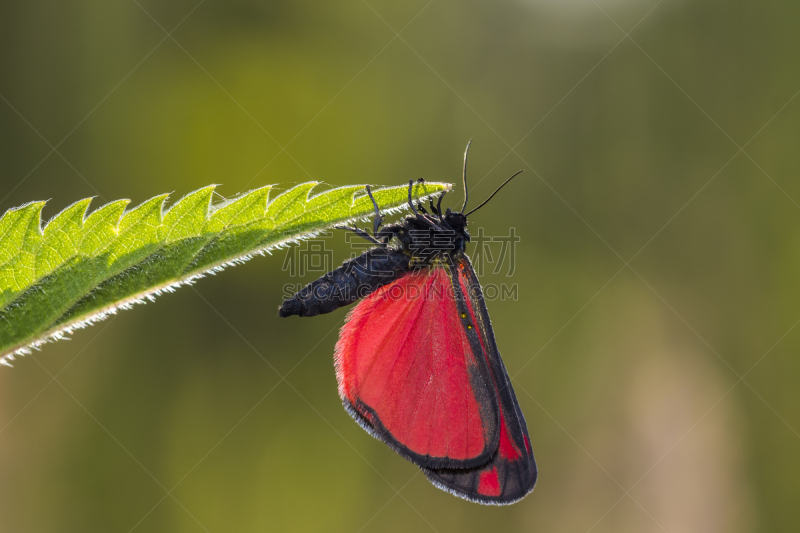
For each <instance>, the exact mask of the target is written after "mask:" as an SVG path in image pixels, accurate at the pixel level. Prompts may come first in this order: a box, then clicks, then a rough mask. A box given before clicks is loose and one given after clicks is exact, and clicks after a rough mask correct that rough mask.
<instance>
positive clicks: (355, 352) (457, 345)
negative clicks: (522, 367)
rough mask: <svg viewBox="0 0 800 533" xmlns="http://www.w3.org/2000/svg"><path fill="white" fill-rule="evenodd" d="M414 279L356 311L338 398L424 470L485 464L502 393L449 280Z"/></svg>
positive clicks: (414, 275)
mask: <svg viewBox="0 0 800 533" xmlns="http://www.w3.org/2000/svg"><path fill="white" fill-rule="evenodd" d="M451 270H452V269H449V268H445V267H431V268H425V269H421V270H417V271H410V272H408V273H407V274H405V275H404V276H403V277H401V278H400V279H398V280H396V281H394V282H392V283H391V284H389V285H386V286H384V287H381V288H379V289H378V290H376V291H375V292H373V293H372V294H370V295H369V296H367V297H366V298H365V299H364V300H362V301H361V302H359V304H358V305H357V306H356V307H355V308H354V309H353V310H352V311H351V312H350V314H349V315H348V318H347V322H346V324H345V325H344V327H343V328H342V331H341V333H340V336H339V342H338V343H337V344H336V355H335V359H336V377H337V380H338V382H339V395H340V396H341V397H342V401H343V402H344V404H345V408H346V409H347V410H348V412H349V413H350V414H351V415H352V416H353V417H354V418H355V419H356V420H357V421H358V422H359V423H360V424H361V425H362V426H363V427H364V428H365V429H366V430H367V431H369V432H370V433H372V434H373V435H374V436H376V437H377V438H379V439H380V440H382V441H383V442H385V443H386V444H388V445H389V446H391V447H392V448H393V449H394V450H395V451H397V452H398V453H399V454H400V455H402V456H403V457H405V458H407V459H409V460H411V461H412V462H414V463H415V464H417V465H419V466H421V467H429V468H469V467H473V466H478V465H481V464H484V463H486V462H487V461H488V460H489V459H490V458H491V457H492V456H493V455H495V452H496V451H497V447H498V443H499V441H500V438H501V437H500V432H499V424H500V413H499V411H498V404H497V394H496V392H495V390H494V384H493V382H492V379H491V374H490V373H489V368H488V366H487V360H486V357H485V356H484V354H483V353H482V350H481V348H480V345H479V344H478V343H477V342H475V339H474V338H473V339H470V338H469V336H468V335H467V330H466V329H465V328H464V326H463V322H462V318H461V315H460V313H459V309H458V307H459V305H458V304H457V302H456V301H455V300H454V295H453V289H454V286H453V283H452V282H451V276H450V271H451Z"/></svg>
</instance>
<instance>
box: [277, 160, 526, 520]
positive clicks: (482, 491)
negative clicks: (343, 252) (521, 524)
mask: <svg viewBox="0 0 800 533" xmlns="http://www.w3.org/2000/svg"><path fill="white" fill-rule="evenodd" d="M468 152H469V145H467V151H466V152H465V153H464V176H463V179H464V191H465V198H464V206H463V207H462V209H461V212H460V213H457V212H451V210H450V209H449V208H448V209H447V210H446V212H444V213H442V210H441V202H442V198H441V197H440V198H439V202H438V204H437V205H436V206H434V205H433V201H431V202H430V213H429V212H428V211H427V210H426V209H425V208H423V206H422V205H421V204H419V203H418V205H417V206H415V205H414V203H413V202H412V200H411V190H412V185H413V181H412V182H409V192H408V203H409V206H410V207H411V210H412V211H413V214H412V215H409V216H407V217H406V218H405V219H404V220H403V221H402V222H401V223H398V224H389V225H386V226H383V228H381V225H382V223H383V217H382V216H381V214H380V209H379V208H378V205H377V203H375V199H374V198H373V196H372V192H371V190H370V188H369V186H367V188H366V190H367V194H369V196H370V198H371V199H372V202H373V205H374V206H375V217H374V222H373V228H372V235H370V234H369V233H368V231H366V230H361V229H359V228H357V227H352V228H350V227H344V228H340V229H347V230H350V231H353V232H355V233H357V234H358V235H360V236H361V237H363V238H365V239H367V240H368V241H370V242H372V243H374V244H375V245H376V246H375V247H374V248H372V249H370V250H368V251H366V252H364V253H363V254H362V255H360V256H358V257H356V258H354V259H351V260H348V261H345V263H344V264H343V265H342V266H341V267H339V268H337V269H336V270H333V271H332V272H329V273H327V274H325V275H324V276H322V277H321V278H320V279H318V280H316V281H314V282H312V283H310V284H309V285H307V286H306V287H305V288H303V289H302V290H300V291H299V292H298V293H297V294H295V295H294V296H293V297H291V298H289V299H288V300H286V301H284V302H283V304H282V305H281V307H280V309H279V314H280V316H282V317H287V316H291V315H298V316H315V315H318V314H321V313H329V312H331V311H334V310H336V309H338V308H339V307H342V306H344V305H348V304H351V303H353V302H355V301H357V300H359V299H360V300H361V301H360V302H359V303H358V305H356V307H355V308H354V309H352V310H351V311H350V313H349V314H348V317H347V321H346V323H345V325H344V327H343V328H342V330H341V332H340V334H339V341H338V342H337V344H336V351H335V364H336V378H337V380H338V382H339V395H340V396H341V398H342V402H343V403H344V407H345V409H346V410H347V412H348V413H350V415H351V416H352V417H353V418H354V419H355V420H356V421H357V422H358V423H359V424H360V425H361V426H362V427H363V428H364V429H365V430H366V431H367V432H368V433H370V434H371V435H373V436H375V437H376V438H378V439H380V440H381V441H383V442H385V443H386V444H387V445H389V446H390V447H391V448H392V449H393V450H395V451H396V452H397V453H398V454H400V455H401V456H403V457H405V458H406V459H408V460H409V461H411V462H413V463H414V464H416V465H417V466H419V467H420V468H421V469H422V471H423V472H424V473H425V475H426V476H427V477H428V479H429V480H430V481H431V482H432V483H433V484H434V485H436V486H437V487H439V488H442V489H444V490H447V491H449V492H451V493H453V494H455V495H456V496H459V497H461V498H465V499H467V500H471V501H474V502H478V503H482V504H500V505H502V504H509V503H514V502H516V501H518V500H520V499H522V498H523V497H524V496H525V495H527V494H528V493H529V492H530V491H531V490H533V486H534V484H535V483H536V476H537V470H536V463H535V461H534V458H533V451H532V449H531V443H530V438H529V437H528V429H527V427H526V425H525V419H524V417H523V416H522V411H521V410H520V407H519V404H518V403H517V399H516V396H515V395H514V390H513V388H512V387H511V380H510V379H509V377H508V373H507V372H506V369H505V367H504V366H503V361H502V359H501V358H500V352H499V351H498V349H497V343H496V342H495V338H494V333H493V332H492V324H491V321H490V320H489V314H488V312H487V310H486V304H485V302H484V298H483V293H482V290H481V286H480V284H479V283H478V279H477V277H476V275H475V271H474V270H473V268H472V264H471V263H470V260H469V258H468V257H467V255H466V253H465V248H466V244H467V242H469V240H470V237H469V233H468V232H467V230H466V226H467V215H469V214H470V213H472V212H474V211H475V210H477V209H478V208H480V207H482V206H483V205H484V204H485V203H486V202H488V201H489V200H490V199H491V198H492V197H493V196H494V194H496V193H497V191H499V190H500V189H501V188H502V187H503V185H505V184H506V183H508V182H509V181H510V180H511V179H512V178H513V177H514V176H516V175H517V174H519V172H518V173H517V174H514V176H511V178H509V179H508V180H506V182H505V183H503V185H501V186H500V187H499V188H498V189H497V190H496V191H495V192H494V193H492V195H491V196H489V198H487V199H486V201H484V202H483V203H482V204H481V205H479V206H478V207H476V208H475V209H473V210H472V211H470V212H469V213H464V209H465V208H466V205H467V199H468V193H467V179H466V168H467V153H468ZM442 196H443V195H442Z"/></svg>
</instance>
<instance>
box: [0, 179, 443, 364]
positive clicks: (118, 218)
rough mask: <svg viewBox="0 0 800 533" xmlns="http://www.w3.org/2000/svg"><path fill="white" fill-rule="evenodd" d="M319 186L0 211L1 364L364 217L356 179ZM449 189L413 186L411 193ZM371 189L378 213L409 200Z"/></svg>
mask: <svg viewBox="0 0 800 533" xmlns="http://www.w3.org/2000/svg"><path fill="white" fill-rule="evenodd" d="M318 185H319V184H318V183H316V182H311V183H304V184H302V185H298V186H296V187H293V188H291V189H289V190H288V191H286V192H284V193H282V194H279V195H278V196H277V197H276V198H274V199H272V200H271V201H270V200H269V195H270V192H271V191H272V189H271V187H270V186H267V187H262V188H260V189H255V190H253V191H250V192H248V193H245V194H242V195H241V196H238V197H236V198H232V199H230V200H225V201H223V202H220V203H218V204H216V205H215V204H212V195H213V194H214V189H215V187H216V186H214V185H211V186H208V187H204V188H203V189H199V190H197V191H194V192H192V193H189V194H187V195H186V196H184V197H183V198H181V199H180V200H179V201H178V202H176V203H175V204H174V205H173V206H172V207H170V208H169V209H168V210H166V211H165V209H164V204H165V202H166V199H167V196H168V195H161V196H156V197H154V198H151V199H150V200H148V201H146V202H144V203H143V204H141V205H139V206H137V207H136V208H134V209H132V210H130V211H127V212H126V211H125V209H126V207H127V205H128V203H129V201H128V200H118V201H115V202H111V203H109V204H106V205H104V206H102V207H100V208H98V209H96V210H94V211H93V212H91V213H89V214H88V216H87V214H86V212H87V209H88V208H89V204H90V203H91V199H85V200H81V201H79V202H76V203H74V204H72V205H71V206H69V207H67V208H66V209H64V210H63V211H62V212H61V213H59V214H58V215H56V216H55V217H54V218H53V219H52V220H51V221H50V222H49V223H48V224H47V225H46V226H45V227H44V229H41V212H42V207H43V206H44V202H35V203H31V204H26V205H24V206H21V207H19V208H16V209H11V210H9V211H7V212H6V213H5V214H4V215H3V216H2V217H0V363H5V364H8V361H9V360H12V359H13V358H14V355H16V354H23V353H27V351H28V350H29V349H30V348H32V347H36V346H38V345H40V344H42V343H43V342H46V341H48V340H52V339H57V338H60V337H62V336H63V335H64V334H65V333H69V332H70V331H72V330H73V329H76V328H79V327H83V326H85V325H87V324H90V323H93V322H95V321H97V320H100V319H102V318H103V317H104V316H106V315H107V314H108V313H110V312H114V311H115V310H116V309H119V308H121V307H122V308H124V307H127V306H128V305H130V304H131V303H135V302H140V301H143V300H144V299H152V298H153V296H155V295H157V294H159V293H160V292H162V291H164V290H171V289H172V288H174V287H176V286H179V285H181V284H183V283H186V282H188V281H191V280H193V279H195V278H197V277H199V276H202V275H203V274H204V273H207V272H209V271H213V270H218V269H221V268H223V267H225V266H228V265H230V264H233V263H235V262H237V261H242V260H245V259H247V258H249V257H250V256H251V255H252V254H254V253H258V252H263V251H265V250H268V249H269V248H271V247H273V246H276V245H281V244H284V243H287V242H292V241H297V240H300V239H303V238H307V237H309V236H311V235H314V234H316V233H318V232H320V231H323V230H325V229H327V228H330V227H331V226H334V225H337V224H343V223H349V222H351V221H353V220H357V219H362V218H365V217H369V216H371V215H372V213H373V206H372V202H371V201H370V200H369V198H368V196H367V195H366V192H365V189H364V186H363V185H353V186H347V187H338V188H334V189H329V190H325V191H322V192H319V193H317V194H314V189H315V188H317V187H318ZM450 187H451V186H450V184H447V183H422V184H415V185H414V188H413V192H412V196H413V198H414V199H418V200H422V199H426V198H429V197H433V196H435V195H438V194H442V193H443V192H446V191H448V190H450ZM373 194H374V196H375V199H376V201H377V202H378V204H379V205H380V206H381V209H382V210H384V211H391V210H396V209H402V208H404V207H405V206H407V201H408V186H407V185H402V186H400V187H386V188H382V189H374V190H373Z"/></svg>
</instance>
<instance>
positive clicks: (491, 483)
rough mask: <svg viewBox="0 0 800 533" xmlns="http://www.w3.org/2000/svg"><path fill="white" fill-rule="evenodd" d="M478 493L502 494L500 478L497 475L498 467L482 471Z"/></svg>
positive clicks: (487, 494)
mask: <svg viewBox="0 0 800 533" xmlns="http://www.w3.org/2000/svg"><path fill="white" fill-rule="evenodd" d="M478 493H480V494H482V495H484V496H500V479H499V477H498V475H497V467H496V466H495V467H494V468H492V469H491V470H484V471H483V472H481V477H480V480H479V481H478Z"/></svg>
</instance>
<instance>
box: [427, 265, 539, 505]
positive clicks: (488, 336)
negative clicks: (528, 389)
mask: <svg viewBox="0 0 800 533" xmlns="http://www.w3.org/2000/svg"><path fill="white" fill-rule="evenodd" d="M455 270H456V271H457V272H458V286H457V288H456V291H457V292H458V291H460V292H461V294H463V299H462V300H461V301H463V302H464V305H465V306H466V311H467V314H468V316H469V317H470V319H471V321H472V322H471V323H472V324H474V325H475V329H476V330H477V331H478V337H479V341H480V345H481V348H482V350H483V352H484V353H485V356H486V359H487V363H488V366H489V369H490V372H491V377H492V380H493V385H494V387H493V388H494V393H495V394H496V396H497V402H498V405H499V407H500V441H499V445H498V448H497V453H496V454H494V455H493V457H492V458H491V459H490V460H489V461H488V462H487V463H486V464H483V465H478V466H475V467H472V468H465V469H464V468H462V469H452V468H443V469H431V468H423V469H422V470H423V472H424V473H425V475H426V476H427V477H428V479H429V480H431V482H433V483H434V484H435V485H437V486H439V487H441V488H443V489H445V490H448V491H450V492H452V493H453V494H455V495H457V496H460V497H462V498H466V499H468V500H473V501H476V502H479V503H484V504H497V505H503V504H509V503H514V502H516V501H518V500H520V499H522V498H523V497H524V496H525V495H527V494H528V493H529V492H530V491H532V490H533V487H534V485H535V484H536V477H537V469H536V462H535V461H534V458H533V451H532V450H531V443H530V438H529V437H528V428H527V426H526V424H525V418H524V417H523V416H522V411H521V410H520V408H519V404H518V402H517V398H516V396H515V394H514V389H513V388H512V387H511V380H510V379H509V377H508V373H507V372H506V369H505V366H504V365H503V361H502V359H501V358H500V352H499V351H498V349H497V343H496V342H495V338H494V332H493V331H492V324H491V321H490V320H489V313H488V311H487V309H486V303H485V302H484V299H483V292H482V291H481V287H480V284H479V283H478V278H477V277H476V276H475V271H474V270H473V269H472V265H471V264H470V262H469V259H468V258H467V257H466V256H462V258H460V259H459V260H458V265H457V268H455Z"/></svg>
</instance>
